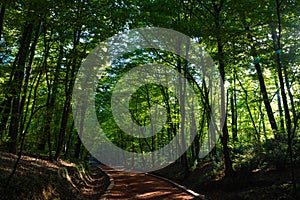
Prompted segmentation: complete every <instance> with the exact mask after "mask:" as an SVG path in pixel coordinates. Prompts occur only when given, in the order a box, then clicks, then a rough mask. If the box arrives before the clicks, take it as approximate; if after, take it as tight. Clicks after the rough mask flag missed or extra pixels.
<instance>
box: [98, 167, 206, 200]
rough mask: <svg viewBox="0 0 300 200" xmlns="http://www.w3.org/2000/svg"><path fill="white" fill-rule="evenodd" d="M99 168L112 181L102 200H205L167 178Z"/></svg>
mask: <svg viewBox="0 0 300 200" xmlns="http://www.w3.org/2000/svg"><path fill="white" fill-rule="evenodd" d="M99 168H100V169H101V170H102V171H103V172H105V173H106V174H107V175H108V176H109V178H110V181H111V184H110V186H109V188H108V190H107V192H106V193H105V195H103V196H102V198H101V199H102V200H106V199H108V200H110V199H118V200H129V199H130V200H132V199H153V200H154V199H155V200H160V199H178V200H179V199H180V200H184V199H205V197H203V196H202V195H198V194H197V193H194V192H193V191H190V190H187V189H185V188H184V187H183V186H180V185H178V184H176V183H174V182H171V181H169V180H167V179H165V178H160V177H157V176H152V175H149V174H143V173H141V174H139V173H129V172H124V171H117V170H115V169H112V168H109V167H105V166H100V167H99Z"/></svg>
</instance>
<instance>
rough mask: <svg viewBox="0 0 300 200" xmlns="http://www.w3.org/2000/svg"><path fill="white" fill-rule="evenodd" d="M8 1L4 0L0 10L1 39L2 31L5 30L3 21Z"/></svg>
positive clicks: (0, 36) (0, 37)
mask: <svg viewBox="0 0 300 200" xmlns="http://www.w3.org/2000/svg"><path fill="white" fill-rule="evenodd" d="M6 1H7V0H4V1H3V2H2V5H1V11H0V41H1V39H2V32H3V23H4V15H5V10H6Z"/></svg>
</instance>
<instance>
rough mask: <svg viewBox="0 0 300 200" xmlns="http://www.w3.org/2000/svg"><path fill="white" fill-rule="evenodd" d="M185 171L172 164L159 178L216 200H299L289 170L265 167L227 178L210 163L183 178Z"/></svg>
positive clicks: (297, 172) (299, 169) (298, 172)
mask: <svg viewBox="0 0 300 200" xmlns="http://www.w3.org/2000/svg"><path fill="white" fill-rule="evenodd" d="M181 171H182V169H180V168H178V167H176V166H175V165H170V166H168V167H166V168H164V169H162V170H160V171H158V172H155V173H156V174H158V175H161V176H164V177H167V178H169V179H171V180H173V181H175V182H178V183H180V184H182V185H184V186H186V187H187V188H190V189H192V190H193V191H195V192H199V193H201V194H203V195H205V196H206V197H207V198H209V199H212V200H250V199H251V200H252V199H256V200H270V199H272V200H283V199H286V200H298V199H300V184H297V191H298V193H297V194H293V193H292V182H291V173H290V170H289V169H280V170H279V169H276V168H274V167H270V166H269V167H263V168H258V169H253V170H250V171H248V170H241V169H240V170H236V175H235V176H234V177H233V178H225V177H224V172H223V171H222V170H220V171H216V170H214V167H213V164H212V163H211V162H206V163H203V164H202V165H200V166H199V167H197V168H196V170H195V171H193V172H192V173H190V174H189V175H188V177H186V178H183V174H182V173H180V172H181ZM295 175H296V180H298V183H299V181H300V166H297V167H296V170H295Z"/></svg>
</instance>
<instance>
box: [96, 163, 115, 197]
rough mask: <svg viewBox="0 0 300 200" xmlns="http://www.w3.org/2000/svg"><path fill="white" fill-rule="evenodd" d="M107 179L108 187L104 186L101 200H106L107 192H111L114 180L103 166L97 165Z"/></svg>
mask: <svg viewBox="0 0 300 200" xmlns="http://www.w3.org/2000/svg"><path fill="white" fill-rule="evenodd" d="M97 167H98V168H99V169H100V170H101V171H102V172H103V173H104V174H105V175H106V176H107V177H108V179H109V185H108V187H107V188H106V191H105V193H104V194H103V195H102V196H101V197H100V199H101V200H108V195H109V193H111V190H112V188H113V187H114V185H115V181H114V179H113V177H112V176H111V175H110V174H109V173H107V172H106V171H105V170H104V169H103V168H101V167H100V166H97Z"/></svg>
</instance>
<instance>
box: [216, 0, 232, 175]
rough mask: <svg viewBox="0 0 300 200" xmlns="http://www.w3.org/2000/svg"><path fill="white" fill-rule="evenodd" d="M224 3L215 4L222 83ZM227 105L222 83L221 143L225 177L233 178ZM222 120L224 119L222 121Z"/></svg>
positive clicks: (223, 65)
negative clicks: (222, 123)
mask: <svg viewBox="0 0 300 200" xmlns="http://www.w3.org/2000/svg"><path fill="white" fill-rule="evenodd" d="M222 4H223V1H221V2H220V5H217V4H216V3H215V2H213V6H214V13H215V26H216V29H217V37H216V38H217V45H218V63H219V71H220V75H221V78H222V81H225V63H224V51H223V42H222V38H221V25H220V12H221V9H222ZM225 107H226V103H225V86H224V84H223V83H221V116H222V118H225V121H224V126H223V128H222V136H221V143H222V146H223V155H224V163H225V176H228V177H231V176H233V175H234V174H235V172H234V170H233V168H232V160H231V158H230V154H229V148H228V141H229V133H228V127H227V112H226V108H225ZM221 120H222V119H221Z"/></svg>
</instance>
